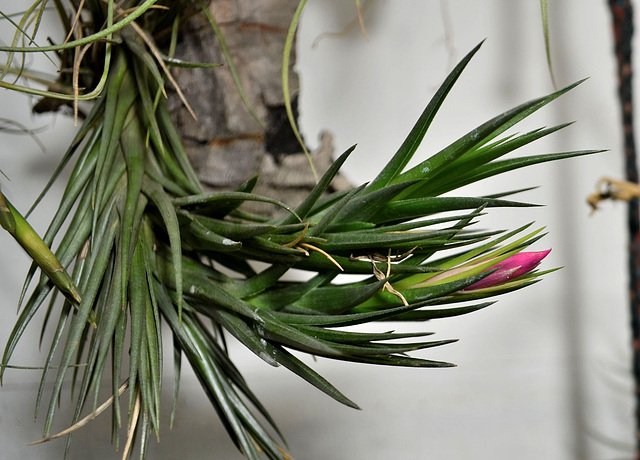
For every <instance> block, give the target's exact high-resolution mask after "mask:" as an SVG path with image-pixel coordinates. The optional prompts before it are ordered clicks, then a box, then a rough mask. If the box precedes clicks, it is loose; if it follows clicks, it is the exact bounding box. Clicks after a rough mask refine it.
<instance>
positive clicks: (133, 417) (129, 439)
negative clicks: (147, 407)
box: [122, 390, 142, 460]
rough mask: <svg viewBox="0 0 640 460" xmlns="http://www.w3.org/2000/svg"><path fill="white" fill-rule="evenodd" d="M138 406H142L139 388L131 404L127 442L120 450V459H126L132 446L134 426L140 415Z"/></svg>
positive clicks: (136, 424)
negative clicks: (134, 401) (132, 404)
mask: <svg viewBox="0 0 640 460" xmlns="http://www.w3.org/2000/svg"><path fill="white" fill-rule="evenodd" d="M140 406H142V401H141V399H140V390H138V395H137V396H136V403H135V405H134V406H133V413H132V414H131V425H130V426H129V429H128V430H127V443H126V444H125V446H124V450H123V451H122V460H126V458H127V457H128V456H129V452H130V451H131V447H132V446H133V440H134V434H135V432H136V426H138V416H139V415H140Z"/></svg>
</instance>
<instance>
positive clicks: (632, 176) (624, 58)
mask: <svg viewBox="0 0 640 460" xmlns="http://www.w3.org/2000/svg"><path fill="white" fill-rule="evenodd" d="M609 8H610V9H611V15H612V17H613V35H614V41H615V53H616V61H617V64H618V96H619V98H620V108H621V112H622V128H623V133H624V157H625V175H626V178H627V180H628V181H630V182H634V183H638V167H637V164H636V147H635V138H634V132H633V88H632V82H631V77H632V73H633V72H632V64H631V40H632V37H633V5H632V4H631V0H609ZM627 224H628V226H629V300H630V307H631V333H632V336H631V337H632V340H633V376H634V379H635V386H634V389H635V399H636V408H635V420H636V458H637V459H640V401H639V398H640V217H639V213H638V199H633V200H631V201H629V209H628V215H627Z"/></svg>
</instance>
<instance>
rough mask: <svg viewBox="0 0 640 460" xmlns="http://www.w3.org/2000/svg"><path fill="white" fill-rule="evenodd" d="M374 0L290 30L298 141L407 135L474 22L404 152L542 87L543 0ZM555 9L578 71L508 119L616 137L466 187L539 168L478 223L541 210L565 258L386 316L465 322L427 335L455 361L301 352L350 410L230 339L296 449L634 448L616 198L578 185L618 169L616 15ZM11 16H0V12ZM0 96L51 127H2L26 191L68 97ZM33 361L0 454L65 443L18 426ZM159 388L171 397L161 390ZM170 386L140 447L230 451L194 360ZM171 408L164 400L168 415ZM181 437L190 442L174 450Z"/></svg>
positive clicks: (502, 222)
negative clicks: (38, 107) (437, 316)
mask: <svg viewBox="0 0 640 460" xmlns="http://www.w3.org/2000/svg"><path fill="white" fill-rule="evenodd" d="M13 3H14V2H9V1H8V0H0V9H2V10H3V11H8V10H11V11H12V10H15V7H14V6H13V5H12V6H11V8H8V7H7V6H6V5H10V4H13ZM370 3H371V5H370V7H369V8H368V9H367V10H366V13H365V23H366V26H367V32H368V35H369V38H370V39H369V41H366V40H365V39H364V38H363V37H362V35H361V34H360V32H359V30H358V28H355V29H353V30H351V31H350V32H348V33H347V34H346V35H344V36H343V37H340V38H328V39H325V40H323V41H321V42H320V43H319V45H318V46H317V47H316V48H315V49H312V47H311V43H312V42H313V40H314V39H315V38H316V37H317V36H318V35H319V34H321V33H323V32H327V31H338V30H340V29H342V28H343V27H344V26H345V25H346V24H347V23H348V22H350V21H351V20H352V19H353V18H354V17H355V12H354V9H353V2H347V1H344V0H311V1H309V3H308V6H307V11H306V12H305V14H304V17H303V21H302V24H301V29H300V35H299V41H298V50H299V51H298V52H299V71H300V75H301V87H302V95H301V101H300V104H301V116H302V120H301V128H302V130H303V132H304V134H305V136H306V139H307V141H308V142H313V139H315V138H316V137H317V134H318V133H319V131H321V130H323V129H328V130H330V131H331V132H332V133H333V134H334V136H335V143H336V148H337V150H338V151H342V150H344V149H346V148H347V147H349V146H350V145H352V144H353V143H356V142H357V143H358V148H357V150H356V153H355V154H354V155H352V157H351V158H350V159H349V161H348V162H347V164H346V166H345V173H346V174H347V175H348V177H349V178H350V179H351V180H352V181H354V182H362V181H366V180H369V179H371V178H372V177H373V176H374V174H375V173H376V172H377V171H378V170H379V168H380V167H381V166H382V165H383V164H384V161H385V160H386V158H388V157H389V155H391V154H393V152H395V149H396V148H397V146H398V145H399V144H400V143H401V142H402V139H403V138H404V136H405V135H406V134H407V132H408V131H409V130H410V128H411V126H412V125H413V123H414V122H415V120H416V119H417V117H418V116H419V114H420V112H421V111H422V109H423V108H424V106H425V105H426V103H427V102H428V100H429V98H430V97H431V96H432V95H433V93H434V92H435V90H436V88H437V87H438V85H439V84H440V82H441V81H442V79H443V78H444V77H445V76H446V74H447V72H448V71H449V70H450V69H451V67H452V62H455V60H458V59H459V58H461V57H462V56H463V55H464V54H466V52H468V51H469V50H470V49H471V48H472V47H473V46H475V45H476V44H477V43H478V42H480V41H481V40H483V39H485V38H486V39H487V40H486V42H485V44H484V45H483V47H482V49H481V51H480V52H479V53H478V54H477V55H476V57H475V58H474V59H473V61H472V63H471V64H470V65H469V66H468V68H467V70H466V71H465V73H464V74H463V76H462V77H461V78H460V80H459V82H458V83H457V85H456V87H455V88H454V90H453V91H452V93H451V95H450V96H449V100H448V101H447V102H446V103H445V105H444V107H443V109H442V111H441V114H440V115H439V116H438V117H437V119H436V121H435V122H434V125H433V127H432V128H431V132H430V133H429V134H428V135H427V138H426V139H425V142H424V144H423V146H422V147H421V149H420V151H419V153H418V158H424V157H426V156H427V155H430V154H431V153H434V152H435V151H437V150H438V149H439V148H440V147H442V146H444V145H446V144H448V143H449V142H451V141H453V140H455V139H456V138H457V137H458V136H460V135H462V134H464V133H466V132H467V131H468V130H469V129H471V128H473V127H475V126H477V125H478V124H480V123H481V122H483V121H485V120H487V119H488V118H490V117H492V116H494V115H496V114H498V113H500V112H502V111H504V110H507V109H509V108H511V107H513V106H515V105H516V104H518V103H520V102H524V101H526V100H528V99H531V98H533V97H537V96H541V95H543V94H546V93H548V92H551V91H552V90H553V87H552V85H551V81H550V78H549V75H548V70H547V67H546V60H545V59H546V58H545V53H544V43H543V39H542V32H541V24H540V13H539V2H538V1H537V0H529V1H526V2H525V1H520V2H514V1H513V0H491V1H490V0H485V1H470V0H466V1H457V2H446V1H435V0H431V1H424V0H404V1H391V0H386V1H385V0H370ZM443 5H444V6H446V11H447V12H448V14H449V15H450V23H451V28H450V29H449V30H448V31H445V29H444V28H443V19H442V14H443V13H442V8H443ZM550 22H551V24H550V25H551V38H552V52H553V65H554V69H555V72H556V80H557V82H558V84H559V85H560V86H565V85H567V84H569V83H572V82H574V81H576V80H578V79H581V78H583V77H586V76H590V77H591V78H590V79H589V80H588V81H587V82H585V83H583V84H582V85H581V86H580V87H578V88H576V89H575V90H573V91H572V92H571V93H569V94H567V95H565V96H563V97H562V98H561V99H560V100H558V101H556V102H554V103H553V104H551V105H550V106H548V107H546V108H545V109H543V110H542V111H541V112H539V113H537V114H536V115H535V116H533V117H532V118H531V120H528V121H526V122H524V124H523V126H522V127H520V128H519V131H524V130H528V129H533V128H537V127H539V126H545V125H553V124H557V123H561V122H565V121H571V120H577V123H576V124H575V125H573V126H571V127H569V128H567V129H565V130H563V131H562V132H561V133H559V134H557V135H554V136H553V137H551V138H549V139H548V140H544V141H540V142H538V143H536V144H534V145H533V146H532V147H531V148H529V149H527V150H525V151H526V152H531V153H537V152H551V151H565V150H574V149H591V148H608V149H611V151H610V152H608V153H605V154H601V155H598V156H593V157H588V158H582V159H575V160H568V161H564V162H560V163H557V164H553V165H542V166H537V167H533V168H530V169H529V170H526V171H520V172H513V173H510V174H509V175H507V176H504V177H500V178H497V179H493V180H490V181H487V183H486V184H479V185H477V186H474V187H473V188H470V189H469V190H467V191H466V193H469V194H485V193H496V192H498V191H503V190H511V189H517V188H521V187H524V186H533V185H540V186H541V188H539V189H537V190H535V191H533V192H528V193H527V194H526V195H524V196H523V199H527V200H530V201H533V202H537V203H543V204H545V205H546V207H543V208H536V209H533V210H523V209H520V210H517V209H516V210H492V211H491V212H490V215H489V216H486V218H484V219H483V226H485V227H487V228H515V227H517V226H520V225H522V224H524V223H526V222H529V221H532V220H535V221H536V224H537V225H539V226H546V227H547V229H548V231H549V235H548V236H546V237H545V238H544V239H543V240H542V241H541V242H540V243H538V244H537V245H536V248H537V249H543V248H547V247H552V248H553V252H552V253H551V255H550V256H549V257H548V258H547V260H545V265H544V266H545V268H549V267H555V266H564V267H565V268H564V269H563V270H561V271H560V272H557V273H554V274H552V275H550V276H548V277H547V278H545V279H544V280H543V281H542V282H541V283H538V284H537V285H535V286H533V287H531V288H528V289H526V290H523V291H519V292H516V293H513V294H510V295H508V296H505V297H503V298H502V299H500V301H499V302H498V304H497V305H495V306H493V307H491V308H490V309H487V310H484V311H482V312H478V313H476V314H472V315H470V316H466V317H461V318H456V319H448V320H442V321H438V322H433V323H429V324H425V325H411V326H405V325H398V328H406V327H409V328H410V329H412V330H416V329H422V328H424V329H426V330H429V331H433V332H436V333H437V334H436V336H435V337H437V338H460V339H461V340H460V342H458V343H456V344H452V345H448V346H447V347H445V348H436V349H433V350H429V351H426V352H424V353H423V354H422V356H425V357H428V358H431V357H432V358H434V359H443V360H449V361H452V362H455V363H457V364H458V365H459V367H457V368H454V369H446V370H428V369H427V370H416V369H390V368H376V367H373V366H362V365H352V364H345V363H333V362H328V361H326V360H320V361H319V362H317V363H315V364H314V366H315V367H316V368H317V369H318V370H319V371H320V372H321V373H323V375H325V376H326V377H327V378H329V380H330V381H332V382H333V383H334V384H335V385H336V386H337V387H338V388H339V389H340V390H342V391H343V392H344V393H345V394H346V395H347V396H349V397H350V398H352V399H354V400H355V401H356V402H357V403H358V404H360V406H361V407H362V408H363V411H353V410H350V409H347V408H343V407H341V406H339V405H338V404H337V403H334V402H333V401H331V400H330V399H329V398H328V397H326V396H324V395H322V394H320V393H319V392H317V391H316V390H314V389H312V388H310V387H309V385H307V384H306V383H305V382H302V381H300V380H299V379H297V378H296V377H293V376H290V375H288V373H287V372H286V371H285V370H283V369H272V368H269V367H268V366H266V365H264V364H263V363H262V362H261V361H259V360H257V359H254V358H253V357H252V356H250V355H249V354H248V353H246V352H244V351H243V350H241V349H240V348H239V347H237V349H234V352H233V353H234V354H233V356H234V357H236V358H237V359H238V360H239V361H240V362H241V365H240V366H241V368H242V370H243V372H244V373H245V375H246V378H247V380H248V382H249V384H250V385H251V386H252V387H253V389H254V390H255V391H256V393H257V394H258V395H259V396H261V397H262V398H263V399H264V401H265V404H266V406H267V408H268V409H269V410H270V411H271V412H272V415H273V416H274V417H275V419H276V420H277V421H278V422H279V425H280V427H281V429H282V431H283V432H284V434H285V435H286V437H287V439H288V441H289V444H290V447H291V451H292V453H293V454H294V456H295V457H296V458H299V459H313V460H315V459H346V458H358V459H359V458H366V459H390V458H402V459H424V458H428V459H430V460H440V459H442V460H449V459H467V458H473V459H512V458H518V459H531V460H534V459H542V458H544V459H559V460H560V459H569V458H581V459H600V458H629V457H631V452H632V448H633V424H632V411H633V401H632V398H631V388H632V384H631V380H630V377H629V367H630V366H629V363H630V353H629V345H630V343H629V342H630V339H629V333H628V329H629V327H628V314H627V312H626V310H627V305H626V275H625V267H626V259H625V244H626V235H625V231H624V220H625V206H624V204H621V203H614V204H611V203H605V204H604V205H603V206H602V210H601V211H599V212H598V213H596V214H595V215H593V216H591V217H589V215H588V214H589V209H588V207H587V206H586V204H585V197H586V196H587V195H588V194H589V193H591V192H592V191H593V187H594V184H595V182H596V181H597V179H598V178H599V177H601V176H603V175H611V176H618V177H620V176H621V175H622V166H621V164H622V161H621V157H622V152H621V148H620V145H621V135H620V128H619V117H618V109H617V105H616V104H617V101H616V99H615V97H616V93H615V81H616V80H615V76H614V71H615V69H614V59H613V55H612V46H613V45H612V39H611V36H612V33H611V28H610V17H609V13H608V11H607V10H606V2H604V1H602V0H581V1H578V0H564V1H562V2H550ZM6 27H7V26H6V25H4V24H3V25H2V26H0V30H1V29H6ZM41 36H42V37H44V36H46V35H45V34H42V35H41ZM445 36H448V37H449V39H448V41H445ZM3 37H4V35H3ZM452 54H453V56H452ZM452 59H454V61H452ZM44 66H45V67H46V66H47V64H46V63H45V64H44ZM49 70H51V66H50V65H49ZM0 98H1V99H0V101H1V103H0V111H1V112H2V115H1V116H2V117H11V118H12V119H19V120H21V121H22V122H23V123H25V124H29V125H30V126H47V127H49V129H48V130H47V131H45V132H43V133H41V134H39V137H40V138H41V139H42V140H43V142H44V143H45V144H46V145H47V148H46V152H44V153H43V152H42V151H40V150H39V148H38V147H37V146H36V144H35V143H34V142H33V141H32V140H30V139H28V138H24V137H21V136H9V137H7V136H3V138H2V143H1V144H0V145H1V146H2V148H0V169H2V171H4V173H5V174H7V176H9V178H10V179H11V181H10V182H8V181H7V180H6V179H4V178H3V179H2V180H3V184H4V187H3V191H7V190H8V193H9V196H10V198H11V199H12V200H13V202H14V203H15V204H16V205H17V206H18V207H19V208H20V209H26V208H28V206H29V205H30V203H31V202H32V201H33V199H34V198H35V196H36V195H37V194H38V192H39V190H40V189H41V187H42V185H43V184H44V183H45V181H46V179H47V177H48V174H49V173H50V171H51V170H52V167H53V165H54V164H55V163H56V162H57V160H58V158H59V156H60V154H61V152H62V151H63V149H64V145H65V142H68V140H69V139H70V135H71V134H70V130H71V123H70V122H69V120H68V119H66V118H64V117H62V116H58V117H53V118H41V117H39V118H33V117H31V116H30V115H29V114H28V108H27V107H25V104H24V102H25V98H24V97H22V96H16V95H13V94H11V93H8V92H6V91H3V92H1V93H0ZM54 139H55V140H54ZM55 193H60V189H59V188H57V189H56V190H55ZM55 202H56V200H55V197H54V196H52V197H50V199H49V200H48V201H47V204H45V206H43V207H42V208H41V209H40V210H39V211H38V213H37V215H36V216H34V226H35V227H36V228H37V229H38V230H40V231H43V230H44V229H45V228H46V219H47V217H48V216H50V215H51V212H52V210H51V208H52V207H53V206H55ZM0 248H1V249H0V254H1V255H2V258H1V260H2V261H3V263H2V264H0V288H1V292H2V294H3V296H2V298H1V299H2V300H0V305H2V308H1V309H0V314H2V315H3V316H2V319H3V321H1V322H0V341H4V340H6V338H7V337H8V334H9V331H10V329H11V326H12V323H13V321H14V319H15V316H14V313H15V305H16V301H17V298H18V294H19V290H20V286H21V282H22V278H23V275H24V273H25V272H26V269H27V267H28V260H27V259H26V256H25V255H24V254H23V253H22V252H21V250H20V249H19V248H16V245H15V244H14V243H13V241H12V240H11V238H10V237H8V235H5V234H0ZM34 324H37V319H36V320H35V323H34ZM393 326H394V327H395V326H396V325H395V324H394V325H393ZM31 332H32V334H33V335H34V337H33V340H32V345H33V346H32V347H29V346H28V345H27V346H25V347H24V351H23V352H22V353H20V354H18V355H17V356H16V358H15V359H14V363H15V364H24V365H39V363H41V359H42V357H41V356H40V355H37V354H34V353H33V352H32V351H31V349H32V348H34V347H35V346H36V345H35V344H37V326H34V327H33V328H32V329H31ZM21 350H22V349H21ZM38 381H39V375H38V373H37V371H13V372H10V373H8V376H7V379H6V382H5V386H4V387H3V388H1V389H0V445H2V451H3V452H5V453H3V454H2V455H0V456H4V455H7V457H6V458H17V457H18V456H22V457H24V458H42V459H44V458H55V456H56V455H59V454H60V452H62V450H63V448H64V445H63V444H64V442H57V443H55V444H50V445H46V446H38V447H28V448H27V447H25V446H24V445H25V444H26V443H27V442H30V441H33V440H35V439H37V438H38V436H39V433H40V430H41V421H38V422H37V423H33V422H32V420H31V419H30V416H31V414H32V411H33V400H34V398H35V389H36V388H37V385H38ZM169 392H170V390H169V386H168V387H167V393H169ZM166 399H167V403H169V401H170V394H167V398H166ZM181 403H182V407H181V409H180V411H179V417H178V420H177V426H176V427H175V428H174V429H173V430H172V431H169V430H168V427H166V429H165V430H164V431H163V433H162V441H161V443H160V444H159V445H155V443H154V442H152V443H151V448H152V455H151V456H150V458H166V459H169V458H176V457H177V456H178V455H180V457H181V458H183V459H185V460H186V459H200V458H205V454H206V456H207V458H224V459H229V458H238V455H237V454H236V453H235V452H234V448H233V446H231V445H230V443H229V442H228V441H227V440H226V439H225V437H226V435H225V433H224V431H223V429H222V427H221V426H220V424H219V423H218V422H217V421H216V419H215V415H214V414H212V411H211V410H210V406H209V405H208V402H207V401H206V398H205V397H204V395H203V394H202V392H201V391H200V389H199V387H198V383H197V382H196V381H195V380H194V379H193V378H190V376H189V375H188V376H187V378H186V379H185V381H184V382H183V384H182V391H181ZM167 407H168V406H167ZM168 413H169V409H168V408H167V410H165V416H167V417H168ZM109 423H110V421H109V415H107V414H105V415H104V416H103V417H102V419H98V420H97V421H96V425H95V426H94V427H90V428H87V429H85V431H84V433H81V434H80V435H79V436H77V439H75V441H74V444H73V446H72V454H71V456H70V458H86V456H87V455H88V454H87V452H89V450H88V449H89V448H93V447H94V446H95V444H97V445H98V446H99V450H98V453H97V454H96V453H94V454H93V455H92V457H93V458H114V456H113V454H112V452H113V450H112V447H111V446H110V445H109V444H108V440H109ZM61 426H62V423H61ZM94 437H95V438H94ZM601 438H607V439H608V440H609V441H608V442H603V440H602V439H601ZM180 441H184V443H180ZM89 442H94V443H95V444H94V446H91V447H90V446H89ZM184 446H189V451H188V452H186V453H185V452H183V451H182V449H183V448H184ZM102 455H103V457H102Z"/></svg>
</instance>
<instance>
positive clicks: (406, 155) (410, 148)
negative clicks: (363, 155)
mask: <svg viewBox="0 0 640 460" xmlns="http://www.w3.org/2000/svg"><path fill="white" fill-rule="evenodd" d="M481 46H482V42H481V43H480V44H478V45H477V46H476V47H475V48H473V49H472V50H471V51H470V52H469V53H468V54H467V55H466V56H465V57H464V58H463V59H462V60H461V61H460V62H459V63H458V65H456V67H455V68H454V69H453V70H452V71H451V73H450V74H449V75H448V76H447V78H446V79H445V81H444V83H443V84H442V86H440V88H439V89H438V91H437V92H436V94H435V95H434V96H433V98H432V99H431V101H430V102H429V104H428V105H427V107H426V108H425V109H424V111H423V112H422V114H421V115H420V118H419V119H418V121H417V122H416V124H415V126H414V127H413V129H412V130H411V132H410V133H409V135H408V136H407V138H406V139H405V140H404V142H403V143H402V145H401V146H400V148H399V149H398V151H397V152H396V153H395V155H394V156H393V158H392V159H391V160H390V161H389V162H388V163H387V164H386V166H385V167H384V168H382V171H381V172H380V173H379V174H378V176H377V177H376V178H375V179H374V180H373V181H372V182H371V184H369V186H368V187H367V189H366V190H365V193H371V192H373V191H375V190H379V189H381V188H382V187H386V186H388V185H389V184H391V183H392V181H394V180H395V179H396V178H397V177H398V176H399V174H400V173H401V172H402V170H403V169H404V168H405V166H407V164H408V163H409V161H410V160H411V158H412V157H413V154H414V153H415V152H416V150H417V149H418V146H419V145H420V143H421V142H422V139H423V138H424V135H425V134H426V132H427V130H428V129H429V126H430V125H431V122H432V121H433V119H434V117H435V115H436V113H437V112H438V110H439V109H440V107H441V106H442V103H443V102H444V100H445V98H446V97H447V95H448V94H449V91H451V88H453V85H454V84H455V83H456V81H457V80H458V77H459V76H460V74H461V73H462V71H463V70H464V69H465V67H466V66H467V64H468V63H469V61H470V60H471V58H472V57H473V56H474V55H475V54H476V53H477V52H478V50H479V49H480V47H481Z"/></svg>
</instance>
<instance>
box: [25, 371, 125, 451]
mask: <svg viewBox="0 0 640 460" xmlns="http://www.w3.org/2000/svg"><path fill="white" fill-rule="evenodd" d="M128 386H129V382H128V381H126V382H124V383H123V384H122V385H121V386H120V388H119V389H118V396H122V393H124V392H125V390H126V389H127V387H128ZM114 399H115V398H114V397H113V396H111V397H110V398H109V399H107V400H106V401H105V402H104V403H102V404H101V405H100V406H99V407H98V408H97V409H96V410H94V411H93V412H91V413H90V414H89V415H87V416H86V417H85V418H83V419H82V420H80V421H78V422H76V423H74V424H73V425H71V426H70V427H69V428H67V429H66V430H63V431H61V432H60V433H57V434H54V435H52V436H47V437H46V438H42V439H40V440H38V441H35V442H32V443H29V444H28V445H29V446H33V445H36V444H42V443H43V442H48V441H53V440H54V439H58V438H61V437H63V436H66V435H68V434H70V433H73V432H74V431H76V430H77V429H79V428H82V427H83V426H85V425H86V424H88V423H89V422H90V421H92V420H93V419H94V418H96V417H97V416H98V415H100V414H101V413H103V412H104V411H105V410H106V409H108V408H109V406H111V404H113V400H114Z"/></svg>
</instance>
